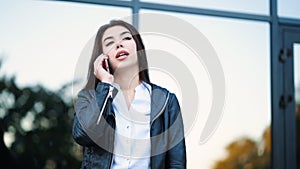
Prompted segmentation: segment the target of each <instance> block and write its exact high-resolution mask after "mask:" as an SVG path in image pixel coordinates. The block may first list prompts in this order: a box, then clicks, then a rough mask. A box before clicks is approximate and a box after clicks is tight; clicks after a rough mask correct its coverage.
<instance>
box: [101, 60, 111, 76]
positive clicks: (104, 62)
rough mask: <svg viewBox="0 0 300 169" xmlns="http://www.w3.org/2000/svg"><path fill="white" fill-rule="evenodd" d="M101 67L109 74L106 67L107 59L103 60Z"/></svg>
mask: <svg viewBox="0 0 300 169" xmlns="http://www.w3.org/2000/svg"><path fill="white" fill-rule="evenodd" d="M102 66H103V69H105V70H106V71H107V72H108V73H110V70H109V65H108V60H107V59H104V60H103V63H102Z"/></svg>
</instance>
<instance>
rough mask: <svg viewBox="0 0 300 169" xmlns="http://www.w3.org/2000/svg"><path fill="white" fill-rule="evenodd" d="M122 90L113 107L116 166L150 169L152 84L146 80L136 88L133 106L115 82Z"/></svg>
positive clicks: (114, 163) (114, 100)
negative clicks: (128, 104) (129, 104)
mask: <svg viewBox="0 0 300 169" xmlns="http://www.w3.org/2000/svg"><path fill="white" fill-rule="evenodd" d="M114 87H116V88H117V89H118V93H117V95H116V96H115V98H114V99H113V102H112V106H113V109H114V112H115V117H116V132H115V143H114V145H115V146H114V158H113V163H112V168H113V169H125V168H127V169H129V168H130V169H149V168H150V155H151V142H150V108H151V86H150V85H149V84H147V83H145V82H142V83H141V84H140V85H138V86H137V87H136V88H135V96H134V99H133V101H132V103H131V106H130V108H129V109H128V106H127V104H126V100H125V97H124V95H123V92H122V91H121V90H120V87H119V85H118V84H116V83H115V84H114Z"/></svg>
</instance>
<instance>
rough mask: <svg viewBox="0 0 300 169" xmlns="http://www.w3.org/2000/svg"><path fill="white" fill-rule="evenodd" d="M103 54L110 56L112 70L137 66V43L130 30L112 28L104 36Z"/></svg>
mask: <svg viewBox="0 0 300 169" xmlns="http://www.w3.org/2000/svg"><path fill="white" fill-rule="evenodd" d="M102 49H103V54H106V55H108V58H109V63H110V65H111V68H112V69H113V70H114V71H116V69H117V68H118V69H121V68H128V67H132V66H134V65H135V66H137V65H138V61H137V50H136V43H135V41H134V39H133V37H132V35H131V33H130V31H129V30H128V29H126V28H125V27H123V26H118V25H117V26H112V27H110V28H108V29H106V30H105V32H104V33H103V36H102Z"/></svg>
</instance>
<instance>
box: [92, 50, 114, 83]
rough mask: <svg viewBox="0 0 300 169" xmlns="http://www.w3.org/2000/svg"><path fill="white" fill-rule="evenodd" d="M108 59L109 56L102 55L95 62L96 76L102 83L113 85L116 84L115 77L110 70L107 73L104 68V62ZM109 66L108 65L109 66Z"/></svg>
mask: <svg viewBox="0 0 300 169" xmlns="http://www.w3.org/2000/svg"><path fill="white" fill-rule="evenodd" d="M107 59H108V56H107V55H104V54H101V55H100V56H98V57H97V58H96V60H95V62H94V75H95V76H96V77H97V79H99V80H100V81H101V82H105V83H109V84H112V83H113V82H114V76H113V75H112V74H110V72H109V69H108V70H107V71H106V70H105V69H104V68H103V66H104V65H103V62H104V61H105V60H107ZM107 66H108V65H107Z"/></svg>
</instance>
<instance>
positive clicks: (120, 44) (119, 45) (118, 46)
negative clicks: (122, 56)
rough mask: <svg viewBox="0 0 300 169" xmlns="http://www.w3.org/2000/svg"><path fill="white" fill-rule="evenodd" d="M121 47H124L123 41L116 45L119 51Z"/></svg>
mask: <svg viewBox="0 0 300 169" xmlns="http://www.w3.org/2000/svg"><path fill="white" fill-rule="evenodd" d="M120 47H123V45H122V43H121V41H118V42H117V43H116V48H117V49H119V48H120Z"/></svg>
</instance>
